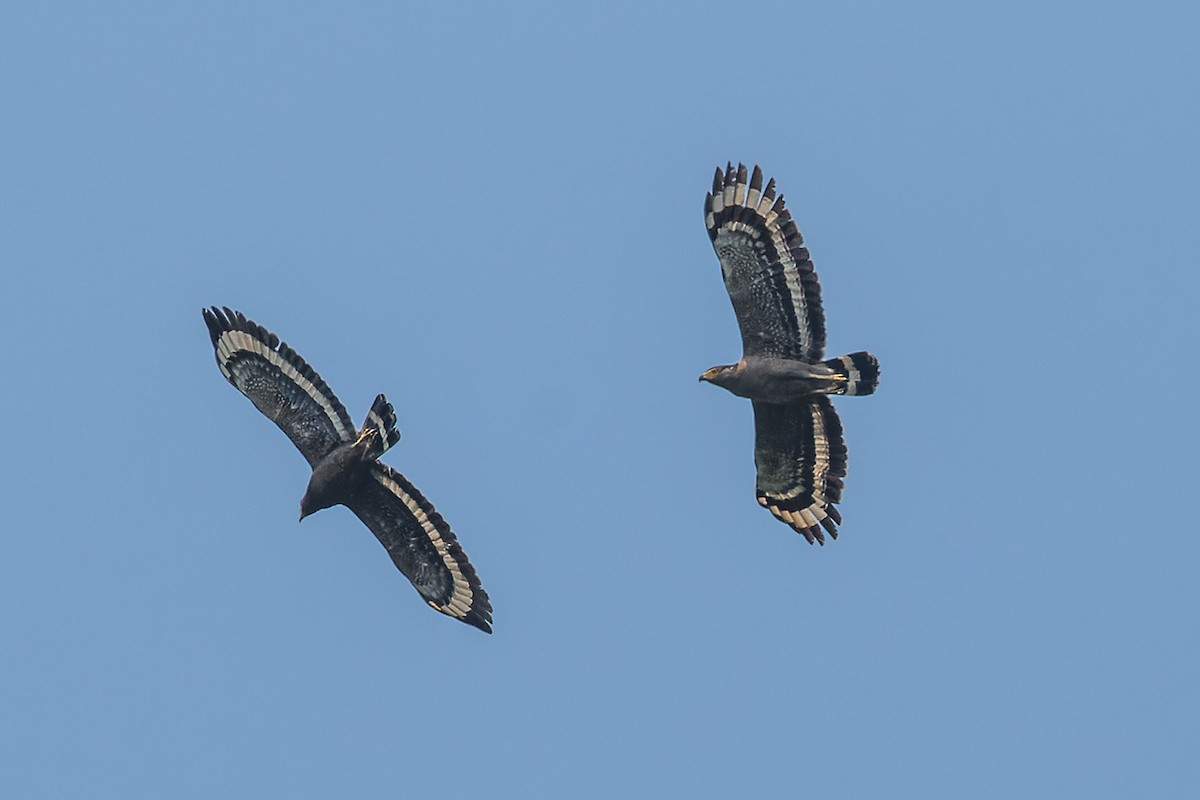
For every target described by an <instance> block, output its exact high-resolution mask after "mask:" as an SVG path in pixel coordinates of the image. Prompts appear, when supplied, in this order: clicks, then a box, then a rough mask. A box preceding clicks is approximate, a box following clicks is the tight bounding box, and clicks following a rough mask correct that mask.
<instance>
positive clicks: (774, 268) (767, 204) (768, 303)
mask: <svg viewBox="0 0 1200 800" xmlns="http://www.w3.org/2000/svg"><path fill="white" fill-rule="evenodd" d="M761 187H762V170H760V169H759V168H758V167H757V166H756V167H754V172H753V175H752V176H751V178H750V180H749V183H747V178H746V167H745V166H744V165H742V164H739V165H738V166H737V169H736V170H735V169H734V167H733V165H732V164H730V165H729V166H728V167H727V169H726V171H725V172H724V173H722V172H721V170H720V169H718V170H717V172H716V176H715V178H714V180H713V189H712V191H711V192H710V193H709V194H708V195H707V196H706V197H705V207H704V212H705V213H704V224H705V227H706V228H707V229H708V235H709V238H710V239H711V240H712V243H713V249H714V251H715V252H716V254H717V258H718V260H719V261H720V262H721V269H722V274H723V275H724V278H725V284H726V288H727V289H728V291H729V295H730V299H731V300H732V301H733V305H734V311H735V312H736V314H737V317H738V325H739V327H741V329H742V342H743V346H744V351H745V352H744V354H745V355H752V354H768V355H776V356H782V357H785V358H806V359H812V360H817V359H819V358H820V357H821V354H822V352H823V351H824V347H825V314H824V311H823V310H822V308H821V289H820V285H819V284H818V282H817V277H816V273H815V272H814V270H813V266H812V261H811V260H809V257H808V250H807V249H806V248H804V247H803V244H804V239H803V237H802V236H801V235H800V232H799V230H797V229H796V224H795V222H794V221H793V220H792V215H791V212H789V211H788V210H787V208H786V207H785V205H784V199H783V195H776V192H775V181H774V179H772V180H770V181H769V182H768V183H767V187H766V189H765V190H764V189H762V188H761Z"/></svg>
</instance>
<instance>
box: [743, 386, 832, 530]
mask: <svg viewBox="0 0 1200 800" xmlns="http://www.w3.org/2000/svg"><path fill="white" fill-rule="evenodd" d="M754 463H755V465H756V466H757V467H758V486H757V492H758V502H759V504H760V505H762V506H763V507H764V508H767V509H769V510H770V512H771V513H772V514H774V515H775V516H776V517H778V518H779V519H781V520H783V521H784V522H786V523H787V524H788V525H790V526H792V528H793V529H794V530H796V531H797V532H799V533H801V534H803V535H804V538H805V539H807V540H808V543H809V544H812V543H813V542H814V541H817V542H820V543H821V544H825V536H824V535H823V534H822V532H821V529H822V528H824V529H825V530H826V531H828V532H829V535H830V536H832V537H833V538H834V539H836V538H837V526H838V525H841V524H842V515H841V514H839V513H838V510H837V508H836V507H835V506H834V505H833V504H834V503H838V502H841V499H842V486H843V483H842V479H843V478H845V477H846V443H845V440H844V439H843V438H842V423H841V420H839V419H838V415H837V412H835V411H834V410H833V404H832V403H831V402H829V398H828V397H826V396H824V395H816V396H814V397H813V398H812V399H810V400H808V401H807V402H804V403H798V404H791V405H777V404H773V403H762V402H759V401H757V400H756V401H754Z"/></svg>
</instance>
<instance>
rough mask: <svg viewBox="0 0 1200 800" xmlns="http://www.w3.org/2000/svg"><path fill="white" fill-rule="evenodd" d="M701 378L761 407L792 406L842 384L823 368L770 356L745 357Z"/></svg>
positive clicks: (713, 370) (835, 373) (833, 389)
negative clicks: (767, 405) (766, 405)
mask: <svg viewBox="0 0 1200 800" xmlns="http://www.w3.org/2000/svg"><path fill="white" fill-rule="evenodd" d="M701 377H703V379H704V380H706V381H708V382H709V383H714V384H716V385H717V386H720V387H721V388H723V389H728V390H729V391H731V392H733V393H734V394H736V395H737V396H739V397H747V398H749V399H751V400H761V401H763V402H764V403H795V402H797V401H799V400H803V399H804V398H806V397H809V396H811V395H814V394H830V393H832V392H834V391H836V390H837V389H838V387H839V386H841V385H844V383H845V379H844V378H843V377H842V376H841V375H839V374H838V373H837V372H835V371H834V370H833V369H831V368H830V367H827V366H825V365H824V364H809V363H808V362H807V361H798V360H796V359H790V358H774V357H771V356H747V357H745V358H743V359H741V360H740V361H738V363H736V364H728V365H726V366H721V367H713V368H712V369H710V370H709V371H708V372H705V373H704V375H703V376H701Z"/></svg>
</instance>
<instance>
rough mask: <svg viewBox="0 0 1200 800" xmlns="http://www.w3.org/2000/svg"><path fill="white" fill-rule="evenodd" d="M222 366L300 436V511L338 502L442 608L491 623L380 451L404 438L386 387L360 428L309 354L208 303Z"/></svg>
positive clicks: (460, 560) (441, 529)
mask: <svg viewBox="0 0 1200 800" xmlns="http://www.w3.org/2000/svg"><path fill="white" fill-rule="evenodd" d="M203 314H204V322H205V323H206V324H207V325H208V333H209V336H210V337H211V338H212V344H213V347H214V349H215V350H216V354H217V366H218V367H219V368H220V369H221V374H222V375H224V376H225V378H226V379H227V380H228V381H229V382H230V383H232V384H233V385H234V386H235V387H237V389H238V391H240V392H241V393H242V394H244V395H246V397H248V398H250V402H252V403H254V405H255V407H256V408H258V410H259V411H261V412H262V413H263V414H265V415H267V417H269V418H270V419H271V420H272V421H273V422H274V423H275V424H276V425H278V426H279V427H280V429H281V430H282V431H283V432H284V433H285V434H287V436H288V438H289V439H291V440H292V444H294V445H296V447H297V448H298V449H299V450H300V452H301V453H302V454H303V455H304V457H305V458H306V459H308V463H309V465H310V466H311V467H312V470H313V474H312V478H311V479H310V480H309V482H308V489H307V490H306V491H305V493H304V498H303V499H302V500H301V501H300V519H302V520H303V519H304V518H305V517H306V516H308V515H309V514H312V513H313V512H314V511H320V510H321V509H323V508H330V507H331V506H335V505H338V504H341V505H344V506H346V507H348V508H349V509H350V510H351V511H353V512H354V513H355V515H357V516H358V518H359V519H360V520H362V522H363V524H364V525H366V526H367V527H368V528H370V529H371V532H372V533H374V534H375V536H376V538H378V539H379V541H380V543H381V544H382V545H383V546H384V548H385V549H386V550H387V551H388V555H390V556H391V557H392V561H393V562H394V563H395V564H396V567H397V568H398V569H399V570H400V571H401V572H403V573H404V576H405V577H406V578H408V579H409V580H410V581H412V584H413V586H414V587H415V588H416V590H417V592H418V593H419V594H420V595H421V597H423V598H424V599H425V602H427V603H429V605H431V606H432V607H433V608H434V609H436V610H438V611H440V612H442V613H443V614H447V615H449V616H451V617H454V618H455V619H458V620H462V621H463V622H465V623H467V624H468V625H473V626H475V627H476V628H479V629H480V630H481V631H483V632H485V633H491V632H492V605H491V602H490V601H489V600H488V596H487V592H485V591H484V590H483V587H482V586H481V585H480V583H479V578H478V576H477V575H476V574H475V568H474V567H472V566H471V562H470V561H468V560H467V554H466V553H464V552H463V549H462V547H460V546H459V544H458V540H457V539H456V538H455V536H454V533H453V532H452V531H451V530H450V526H449V525H447V524H446V521H445V520H444V519H442V515H441V514H439V513H438V512H437V511H435V510H434V508H433V506H432V505H431V504H430V503H429V501H428V500H426V499H425V498H424V497H423V496H422V495H421V493H420V492H418V491H417V490H416V488H414V487H413V485H412V484H411V483H409V482H408V481H407V480H406V479H405V477H404V476H403V475H401V474H400V473H399V472H396V471H395V470H394V469H392V468H391V467H389V466H387V465H386V464H383V463H380V461H379V457H380V456H381V455H383V453H384V451H385V450H387V449H388V448H389V447H391V446H392V445H394V444H395V443H396V442H397V441H398V440H399V439H400V432H399V431H398V430H396V413H395V411H394V410H393V409H392V404H391V403H389V402H388V401H387V399H386V398H385V397H384V396H383V395H382V394H381V395H379V396H378V397H376V398H375V402H374V403H373V404H372V405H371V410H370V411H368V412H367V419H366V422H365V423H364V424H363V426H362V428H361V429H360V430H356V429H355V427H354V423H353V422H351V420H350V415H349V414H347V413H346V409H345V407H343V406H342V404H341V402H340V401H339V400H338V399H337V396H336V395H334V393H333V392H332V391H330V389H329V387H328V386H327V385H326V384H325V381H323V380H321V377H320V376H319V375H317V373H316V372H315V371H314V370H313V369H312V367H310V366H309V365H308V364H307V363H305V361H304V359H303V358H301V357H300V355H299V354H298V353H297V352H296V351H295V350H293V349H292V348H290V347H288V346H287V344H285V343H284V342H281V341H279V337H277V336H276V335H275V334H273V333H271V332H270V331H268V330H267V329H266V328H264V327H262V326H261V325H257V324H255V323H254V322H251V321H250V320H248V319H246V317H244V316H243V315H242V314H240V313H238V312H236V311H231V310H230V309H228V308H224V309H220V308H216V307H215V306H214V307H213V308H208V309H204V311H203Z"/></svg>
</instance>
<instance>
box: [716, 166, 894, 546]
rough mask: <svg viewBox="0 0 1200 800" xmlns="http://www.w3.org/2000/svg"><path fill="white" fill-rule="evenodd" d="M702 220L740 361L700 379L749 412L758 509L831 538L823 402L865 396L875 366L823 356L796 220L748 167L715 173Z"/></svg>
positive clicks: (828, 437)
mask: <svg viewBox="0 0 1200 800" xmlns="http://www.w3.org/2000/svg"><path fill="white" fill-rule="evenodd" d="M704 222H705V227H706V228H707V229H708V235H709V238H710V239H711V240H712V244H713V250H714V251H715V252H716V254H717V259H718V260H719V261H720V262H721V274H722V275H723V277H724V278H725V288H726V290H727V291H728V292H729V299H730V301H731V302H732V303H733V310H734V313H735V314H736V316H737V320H738V327H739V328H740V330H741V333H742V358H741V359H740V360H739V361H738V362H737V363H736V364H728V365H725V366H719V367H713V368H712V369H710V370H708V371H707V372H705V373H704V374H703V375H701V376H700V380H703V381H709V382H710V383H714V384H716V385H718V386H721V387H723V388H725V389H728V390H729V391H730V392H733V393H734V394H736V395H739V396H741V397H746V398H749V399H750V400H751V401H752V402H753V406H754V431H755V440H754V463H755V466H756V467H757V471H758V480H757V495H758V502H759V503H760V504H761V505H763V506H764V507H766V508H768V509H769V510H770V511H771V513H772V514H774V515H775V516H776V517H778V518H779V519H781V520H783V521H784V522H786V523H787V524H788V525H790V526H791V527H792V528H793V529H795V530H796V531H798V532H799V533H801V534H803V535H804V537H805V538H806V539H807V540H808V541H809V543H810V544H811V543H813V542H819V543H821V544H824V543H825V537H824V534H823V533H822V530H824V531H825V532H828V533H829V535H830V536H832V537H833V538H835V539H836V538H837V526H838V525H839V524H841V515H840V514H839V513H838V510H837V507H836V506H835V504H836V503H837V502H839V501H840V500H841V497H842V485H843V484H842V479H843V478H844V477H845V475H846V445H845V442H844V441H843V439H842V425H841V421H840V420H839V419H838V416H837V412H836V411H834V408H833V404H832V403H830V402H829V398H828V395H832V394H849V395H864V394H871V393H872V392H874V391H875V387H876V385H877V384H878V382H879V362H878V361H876V359H875V357H874V356H873V355H871V354H870V353H865V352H859V353H851V354H850V355H845V356H841V357H839V358H832V359H827V360H826V359H824V355H823V354H824V350H825V312H824V311H823V309H822V308H821V285H820V283H818V281H817V273H816V271H815V270H814V269H813V265H812V261H811V260H809V257H808V250H807V249H805V248H804V246H803V245H804V240H803V238H801V236H800V231H798V230H797V229H796V223H795V222H794V221H793V220H792V215H791V212H789V211H788V210H787V209H786V208H785V206H784V202H783V195H778V196H776V193H775V181H774V180H773V179H772V180H771V181H769V182H768V183H767V186H766V188H765V189H764V188H763V185H762V171H761V170H760V169H759V168H758V167H755V168H754V172H753V175H752V176H751V177H750V179H749V182H747V179H746V168H745V166H743V165H741V164H739V165H738V167H737V169H736V170H735V169H734V167H733V165H732V164H730V165H729V166H728V167H727V168H726V169H725V171H724V172H722V170H720V169H718V170H717V173H716V177H715V178H714V179H713V189H712V192H711V193H710V194H709V195H708V196H707V198H706V199H705V202H704Z"/></svg>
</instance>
